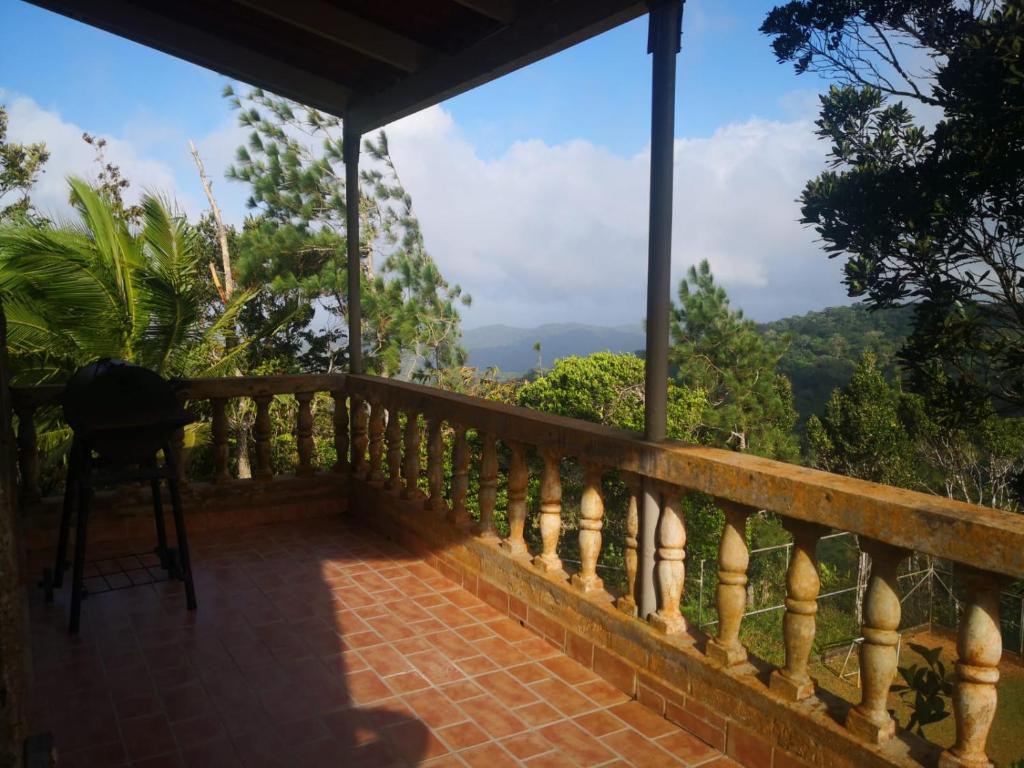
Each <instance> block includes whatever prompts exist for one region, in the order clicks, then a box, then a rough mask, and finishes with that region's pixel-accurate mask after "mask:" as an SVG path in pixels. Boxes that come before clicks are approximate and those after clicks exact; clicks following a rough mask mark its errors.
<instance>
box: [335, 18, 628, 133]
mask: <svg viewBox="0 0 1024 768" xmlns="http://www.w3.org/2000/svg"><path fill="white" fill-rule="evenodd" d="M646 12H647V3H646V2H638V1H637V0H555V2H548V3H541V4H540V5H539V7H538V8H537V9H536V10H534V11H532V12H531V13H529V14H527V15H525V16H522V17H520V18H519V19H517V20H516V21H515V22H514V23H513V24H511V25H510V26H507V27H505V28H504V29H502V30H500V31H498V32H495V33H494V34H493V35H490V36H488V37H486V38H485V39H483V40H481V41H479V42H478V43H476V44H474V45H472V46H470V47H469V48H466V49H465V50H463V51H462V52H460V53H458V54H455V55H453V56H451V57H449V58H447V59H444V60H442V61H438V62H435V63H433V64H431V65H430V66H427V67H424V68H423V69H422V70H420V71H419V72H417V73H416V74H413V75H410V76H408V77H406V78H405V79H403V80H401V81H399V82H398V83H396V84H395V85H393V86H391V87H390V88H387V89H385V90H383V91H381V92H380V93H379V94H375V95H373V96H369V97H364V98H358V97H354V98H353V102H352V105H351V107H350V108H349V109H348V110H347V111H346V114H345V117H346V119H348V120H350V121H351V122H353V123H355V125H356V126H358V129H359V131H360V132H361V133H366V132H368V131H371V130H374V129H376V128H379V127H381V126H382V125H385V124H387V123H390V122H392V121H393V120H398V119H399V118H402V117H405V116H407V115H410V114H412V113H413V112H418V111H419V110H421V109H423V108H425V107H428V106H430V105H432V104H437V103H438V102H441V101H444V100H445V99H449V98H451V97H452V96H456V95H458V94H460V93H463V92H465V91H468V90H470V89H471V88H475V87H476V86H478V85H481V84H483V83H486V82H489V81H491V80H494V79H496V78H498V77H501V76H502V75H505V74H508V73H509V72H512V71H514V70H516V69H519V68H520V67H524V66H526V65H528V64H532V63H533V62H535V61H539V60H540V59H543V58H545V57H546V56H550V55H551V54H553V53H557V52H558V51H561V50H563V49H565V48H568V47H570V46H572V45H575V44H576V43H579V42H581V41H583V40H586V39H588V38H590V37H593V36H594V35H598V34H600V33H602V32H604V31H606V30H609V29H612V28H613V27H616V26H618V25H619V24H623V23H625V22H627V21H629V20H631V19H635V18H637V17H639V16H642V15H643V14H645V13H646Z"/></svg>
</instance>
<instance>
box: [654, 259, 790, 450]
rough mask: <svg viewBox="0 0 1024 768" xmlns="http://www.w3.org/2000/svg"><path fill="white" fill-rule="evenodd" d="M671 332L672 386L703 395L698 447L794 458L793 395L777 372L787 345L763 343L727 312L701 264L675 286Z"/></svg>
mask: <svg viewBox="0 0 1024 768" xmlns="http://www.w3.org/2000/svg"><path fill="white" fill-rule="evenodd" d="M671 333H672V348H671V350H670V355H671V360H672V362H673V364H674V365H675V366H676V370H677V374H676V380H677V381H678V382H679V383H680V384H682V385H683V386H685V387H687V388H689V389H691V390H695V391H696V390H700V391H703V392H705V393H706V395H707V407H706V408H705V410H704V415H703V419H702V421H703V423H702V428H701V438H702V439H701V442H706V443H710V444H712V445H719V446H723V447H731V448H733V449H735V450H741V451H750V452H751V453H756V454H759V455H762V456H769V457H773V458H780V459H790V458H794V457H795V456H796V455H797V444H796V440H795V438H794V436H793V433H792V429H793V424H794V422H795V421H796V412H795V411H794V410H793V393H792V390H791V387H790V384H789V381H788V379H786V377H785V376H783V375H781V374H779V373H778V372H777V368H778V364H779V360H780V359H781V357H782V355H783V354H784V352H785V349H786V343H785V341H784V340H782V341H780V340H775V339H768V338H765V337H764V336H762V335H761V334H760V333H758V330H757V326H756V325H755V324H754V323H753V321H751V320H747V319H745V318H744V317H743V312H742V311H740V310H734V309H732V308H731V307H730V306H729V298H728V296H726V293H725V290H724V289H723V288H722V287H721V286H720V285H717V284H716V283H715V281H714V277H713V276H712V275H711V268H710V267H709V265H708V263H707V261H702V262H701V263H700V265H699V266H697V267H690V269H689V271H688V272H687V278H686V279H685V280H683V281H681V282H680V285H679V304H678V305H677V306H675V307H673V309H672V317H671Z"/></svg>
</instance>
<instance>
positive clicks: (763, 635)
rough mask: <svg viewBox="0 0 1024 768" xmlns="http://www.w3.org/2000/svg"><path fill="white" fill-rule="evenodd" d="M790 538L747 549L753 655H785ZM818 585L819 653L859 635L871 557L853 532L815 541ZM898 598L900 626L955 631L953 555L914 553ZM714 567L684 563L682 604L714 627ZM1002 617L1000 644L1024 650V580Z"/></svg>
mask: <svg viewBox="0 0 1024 768" xmlns="http://www.w3.org/2000/svg"><path fill="white" fill-rule="evenodd" d="M792 547H793V545H792V543H783V544H778V545H774V546H769V547H761V548H758V549H754V550H751V552H750V565H749V568H748V572H747V573H748V579H749V581H748V586H747V610H746V612H745V613H744V620H743V625H742V626H743V639H744V642H745V643H746V645H747V646H748V647H749V648H750V649H751V651H753V652H754V653H756V654H757V655H758V656H761V657H762V658H765V659H766V660H768V661H770V662H775V663H779V662H781V661H782V656H783V654H784V651H783V649H782V644H781V643H780V642H779V638H780V637H781V634H780V633H781V631H782V617H783V615H784V614H785V602H784V601H785V596H786V569H787V568H788V567H789V558H790V553H791V551H792ZM818 570H819V576H820V578H821V592H820V594H819V595H818V615H817V630H816V636H815V644H816V649H817V651H818V652H820V653H821V654H822V655H823V656H824V655H828V654H830V653H839V654H842V653H844V652H845V653H846V654H847V655H849V653H850V652H851V651H852V649H853V647H854V645H855V644H856V643H857V642H858V641H859V640H860V626H861V621H860V613H861V612H860V608H861V605H862V603H863V595H864V590H865V589H866V586H867V576H868V572H869V563H868V560H867V558H865V557H864V556H863V555H861V553H860V549H859V547H858V546H857V537H856V536H855V535H854V534H851V533H834V534H830V535H827V536H823V537H822V538H821V540H820V543H819V545H818ZM898 585H899V593H900V602H901V604H902V621H901V629H902V630H903V631H904V632H906V631H907V630H912V629H917V628H942V629H947V630H950V631H955V629H956V627H957V624H958V620H959V617H960V615H961V612H962V610H963V597H964V596H963V586H962V584H961V579H960V574H959V572H958V569H957V568H956V567H955V566H954V565H953V564H952V563H950V562H947V561H943V560H939V559H937V558H934V557H930V556H927V555H917V554H915V555H913V556H912V557H910V558H908V559H907V560H906V561H904V563H903V565H902V567H901V569H900V572H899V574H898ZM717 587H718V568H717V562H716V561H714V560H709V559H703V560H700V561H699V562H697V563H694V564H693V565H691V566H690V567H689V568H688V573H687V576H686V591H685V593H684V594H685V598H684V610H685V612H686V614H687V617H688V618H689V619H690V621H691V622H693V623H695V624H696V625H697V626H699V627H700V628H701V629H702V630H704V631H705V632H708V633H713V632H714V631H715V626H716V625H717V624H718V615H717V610H716V607H715V603H716V591H717ZM1000 604H1001V611H1000V623H1001V629H1002V637H1003V647H1004V649H1005V650H1008V651H1013V652H1014V653H1018V654H1021V655H1024V583H1018V584H1016V585H1014V586H1013V587H1011V588H1009V589H1007V590H1005V591H1003V592H1002V593H1001V594H1000Z"/></svg>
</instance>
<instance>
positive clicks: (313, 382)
mask: <svg viewBox="0 0 1024 768" xmlns="http://www.w3.org/2000/svg"><path fill="white" fill-rule="evenodd" d="M171 383H172V385H173V386H174V388H175V390H176V391H177V392H178V393H179V394H180V395H181V396H182V397H183V398H184V399H186V400H207V399H210V398H220V397H224V398H229V397H260V396H268V395H291V394H295V393H296V392H332V391H335V390H342V389H344V388H345V374H342V373H324V374H305V373H301V374H281V375H275V376H223V377H219V378H208V379H172V381H171ZM63 391H64V385H63V384H41V385H38V386H35V387H12V388H11V396H12V398H13V400H14V406H15V408H19V407H31V408H39V407H42V406H44V405H51V404H53V403H57V402H59V400H60V395H61V393H62V392H63Z"/></svg>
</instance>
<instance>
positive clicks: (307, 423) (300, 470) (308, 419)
mask: <svg viewBox="0 0 1024 768" xmlns="http://www.w3.org/2000/svg"><path fill="white" fill-rule="evenodd" d="M295 402H297V403H298V404H299V416H298V419H297V420H296V424H295V443H296V447H297V448H298V453H299V464H298V466H297V467H295V474H296V475H298V476H299V477H309V476H310V475H312V474H313V407H312V404H313V393H312V392H296V393H295Z"/></svg>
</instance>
